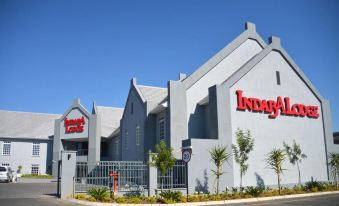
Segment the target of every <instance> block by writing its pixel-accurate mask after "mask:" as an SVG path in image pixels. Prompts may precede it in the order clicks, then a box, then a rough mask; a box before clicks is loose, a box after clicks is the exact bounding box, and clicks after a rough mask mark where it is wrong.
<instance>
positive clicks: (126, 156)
mask: <svg viewBox="0 0 339 206" xmlns="http://www.w3.org/2000/svg"><path fill="white" fill-rule="evenodd" d="M132 103H133V113H132V112H131V110H132V106H131V105H132ZM145 118H146V111H145V105H144V103H143V102H142V100H141V99H140V96H139V95H138V93H137V91H136V89H135V86H134V85H133V81H132V82H131V88H130V91H129V94H128V98H127V101H126V106H125V110H124V114H123V117H122V119H121V124H120V136H121V141H120V144H121V149H122V153H121V154H122V160H144V156H145V152H144V130H145V124H144V122H145ZM137 125H139V128H140V145H136V135H135V134H136V127H137ZM126 131H127V132H128V141H127V149H126Z"/></svg>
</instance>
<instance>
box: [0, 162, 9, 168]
mask: <svg viewBox="0 0 339 206" xmlns="http://www.w3.org/2000/svg"><path fill="white" fill-rule="evenodd" d="M1 165H2V166H7V167H9V164H8V163H3V164H1Z"/></svg>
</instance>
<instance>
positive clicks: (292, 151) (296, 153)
mask: <svg viewBox="0 0 339 206" xmlns="http://www.w3.org/2000/svg"><path fill="white" fill-rule="evenodd" d="M284 147H285V151H286V154H287V157H288V159H289V160H290V163H291V164H292V165H295V164H296V165H297V169H298V184H299V186H301V177H300V168H299V163H301V161H302V159H306V158H307V156H306V155H305V154H303V153H302V151H301V148H300V145H299V144H297V143H296V142H295V140H293V145H292V147H291V146H289V145H288V144H286V143H285V142H284Z"/></svg>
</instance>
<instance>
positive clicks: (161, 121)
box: [158, 117, 166, 141]
mask: <svg viewBox="0 0 339 206" xmlns="http://www.w3.org/2000/svg"><path fill="white" fill-rule="evenodd" d="M162 124H163V126H162V127H161V125H162ZM158 130H159V131H158V132H159V140H160V141H161V140H165V137H166V121H165V117H160V118H159V120H158ZM162 130H163V131H162Z"/></svg>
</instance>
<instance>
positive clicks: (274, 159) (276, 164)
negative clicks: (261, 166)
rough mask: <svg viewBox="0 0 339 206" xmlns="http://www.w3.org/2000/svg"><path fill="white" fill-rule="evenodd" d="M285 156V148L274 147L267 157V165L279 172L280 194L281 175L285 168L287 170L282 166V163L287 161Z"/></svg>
mask: <svg viewBox="0 0 339 206" xmlns="http://www.w3.org/2000/svg"><path fill="white" fill-rule="evenodd" d="M285 157H286V154H285V153H284V150H282V149H273V150H272V151H271V152H269V153H268V154H267V158H266V159H265V162H266V164H267V167H268V168H270V169H272V170H274V172H275V173H276V174H277V178H278V187H279V188H278V189H279V194H280V176H281V174H282V172H283V170H285V169H283V168H282V165H283V163H284V161H285Z"/></svg>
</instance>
